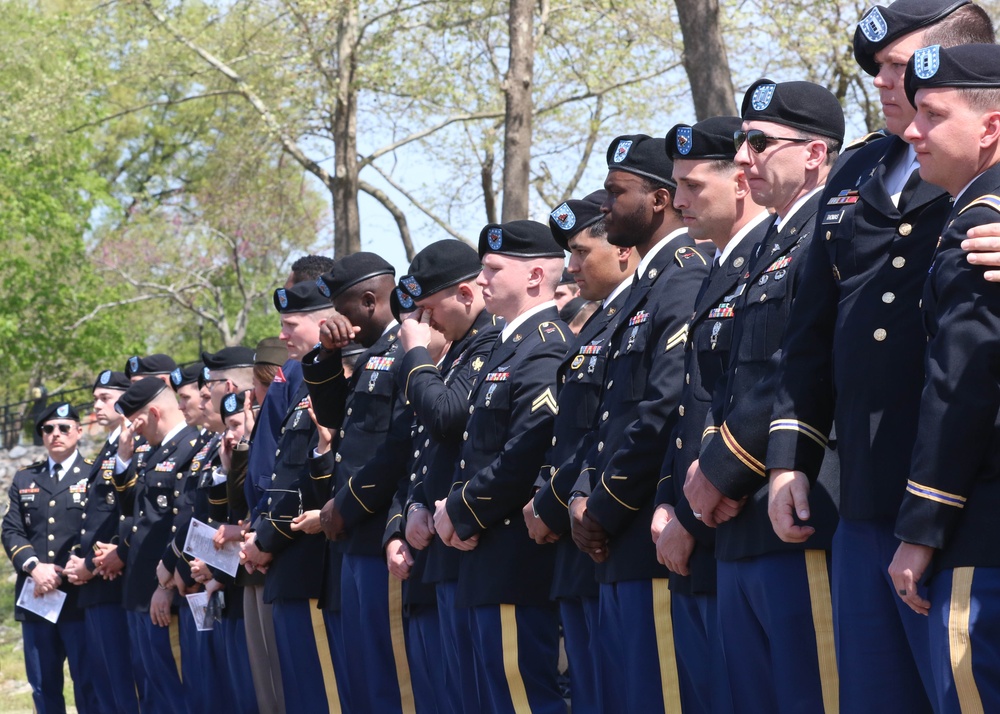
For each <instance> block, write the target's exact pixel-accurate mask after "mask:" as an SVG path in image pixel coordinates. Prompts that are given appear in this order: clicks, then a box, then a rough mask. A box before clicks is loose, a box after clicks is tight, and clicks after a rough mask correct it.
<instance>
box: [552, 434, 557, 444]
mask: <svg viewBox="0 0 1000 714" xmlns="http://www.w3.org/2000/svg"><path fill="white" fill-rule="evenodd" d="M552 445H553V446H555V445H556V437H554V436H553V437H552Z"/></svg>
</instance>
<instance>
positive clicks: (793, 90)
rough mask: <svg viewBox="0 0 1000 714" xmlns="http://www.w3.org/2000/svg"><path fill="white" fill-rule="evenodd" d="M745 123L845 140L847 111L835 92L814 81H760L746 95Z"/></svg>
mask: <svg viewBox="0 0 1000 714" xmlns="http://www.w3.org/2000/svg"><path fill="white" fill-rule="evenodd" d="M740 113H741V114H742V115H743V121H769V122H774V123H775V124H781V125H783V126H788V127H792V128H794V129H799V130H801V131H804V132H808V133H810V134H819V135H820V136H828V137H830V138H831V139H836V140H837V141H843V140H844V110H843V109H841V107H840V102H838V101H837V98H836V97H835V96H833V93H832V92H831V91H830V90H829V89H827V88H826V87H821V86H820V85H818V84H814V83H813V82H773V81H772V80H770V79H765V78H762V79H758V80H757V81H756V82H754V83H753V84H751V85H750V88H749V89H747V92H746V94H744V95H743V107H742V108H741V109H740Z"/></svg>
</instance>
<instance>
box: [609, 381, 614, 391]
mask: <svg viewBox="0 0 1000 714" xmlns="http://www.w3.org/2000/svg"><path fill="white" fill-rule="evenodd" d="M613 386H615V380H613V379H611V380H608V389H611V388H612V387H613Z"/></svg>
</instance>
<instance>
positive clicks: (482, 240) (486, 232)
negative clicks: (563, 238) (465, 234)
mask: <svg viewBox="0 0 1000 714" xmlns="http://www.w3.org/2000/svg"><path fill="white" fill-rule="evenodd" d="M487 253H499V254H500V255H510V256H513V257H515V258H562V257H564V256H563V249H562V248H561V247H560V246H559V244H558V243H556V241H555V239H554V238H553V237H552V232H551V231H550V230H549V227H548V226H547V225H545V224H544V223H539V222H538V221H508V222H507V223H489V224H487V225H486V227H485V228H483V230H482V232H481V233H480V234H479V257H480V258H482V257H483V256H484V255H486V254H487Z"/></svg>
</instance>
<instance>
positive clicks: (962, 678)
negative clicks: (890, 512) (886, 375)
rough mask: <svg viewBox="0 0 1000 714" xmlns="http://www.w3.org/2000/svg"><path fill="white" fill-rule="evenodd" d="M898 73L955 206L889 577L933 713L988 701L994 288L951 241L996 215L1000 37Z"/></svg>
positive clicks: (927, 166) (935, 177)
mask: <svg viewBox="0 0 1000 714" xmlns="http://www.w3.org/2000/svg"><path fill="white" fill-rule="evenodd" d="M905 84H906V95H907V97H908V98H909V99H910V101H911V102H912V103H913V104H914V106H915V107H916V109H917V113H916V116H915V118H914V120H913V122H912V123H911V124H910V126H909V127H908V128H907V129H906V132H905V135H904V136H905V138H906V139H907V140H908V141H910V142H911V144H912V146H913V148H914V149H915V150H916V152H917V159H918V161H919V162H920V177H921V178H922V179H924V180H925V181H927V182H929V183H932V184H934V185H937V186H940V187H941V188H943V189H944V190H945V191H947V192H948V194H949V195H950V196H953V197H954V198H955V203H954V205H953V207H952V209H951V213H950V214H949V216H948V219H947V220H946V222H945V229H944V233H943V234H942V236H941V239H940V241H939V244H938V247H937V250H936V251H935V256H934V260H933V263H932V265H931V271H930V274H929V275H928V278H927V283H926V285H925V287H924V297H923V302H922V309H923V314H924V323H925V325H926V328H927V335H928V344H927V358H926V359H927V375H926V377H925V381H924V390H923V394H922V395H921V399H920V417H919V420H918V425H917V440H916V444H915V447H914V450H913V459H912V466H911V470H910V477H909V479H908V480H907V485H906V494H905V496H904V497H903V503H902V506H901V507H900V512H899V517H898V519H897V520H896V529H895V533H896V536H897V537H898V538H899V539H900V540H901V541H902V542H901V543H900V545H899V547H898V549H897V550H896V554H895V556H894V558H893V561H892V563H891V564H890V566H889V574H890V575H891V576H892V580H893V584H894V586H895V587H896V592H897V593H898V595H899V597H900V599H901V600H902V601H903V602H905V603H906V604H907V605H909V606H910V607H911V608H912V609H913V610H914V611H915V612H917V613H919V614H920V615H929V622H928V625H929V628H930V652H931V667H932V670H933V672H934V681H935V684H936V685H937V702H936V707H935V710H936V711H938V712H942V713H951V712H956V713H957V712H968V711H996V710H997V708H998V707H1000V689H998V686H997V682H998V681H1000V656H998V654H997V652H996V650H995V647H994V643H995V642H996V635H997V632H998V627H1000V614H998V610H997V608H996V605H997V602H998V592H1000V588H998V586H1000V558H998V556H997V553H996V548H995V547H993V542H994V534H995V531H996V510H997V506H998V504H1000V480H998V478H997V476H998V474H1000V458H998V448H997V441H996V437H997V433H998V428H1000V427H998V421H997V414H998V412H1000V373H998V366H1000V337H998V330H1000V294H998V293H997V290H996V286H995V285H990V284H989V283H987V282H986V280H985V278H984V276H983V269H982V268H981V267H978V266H973V265H970V264H969V263H968V261H967V260H966V256H965V253H964V251H963V250H962V248H961V241H962V239H963V238H965V235H966V231H968V230H969V228H970V227H972V226H975V225H980V224H988V223H993V222H995V221H996V220H997V216H998V214H1000V47H998V46H996V45H985V44H981V45H975V44H974V45H963V46H959V47H953V48H950V49H947V48H941V47H940V46H938V45H935V46H931V47H926V48H922V49H918V50H917V51H916V52H915V53H914V55H913V57H912V58H911V59H910V61H909V63H908V64H907V68H906V80H905ZM925 576H928V577H929V578H930V581H929V583H928V584H927V585H928V587H927V589H926V590H924V588H923V587H922V585H923V583H922V582H921V580H922V579H923V578H924V577H925Z"/></svg>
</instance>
